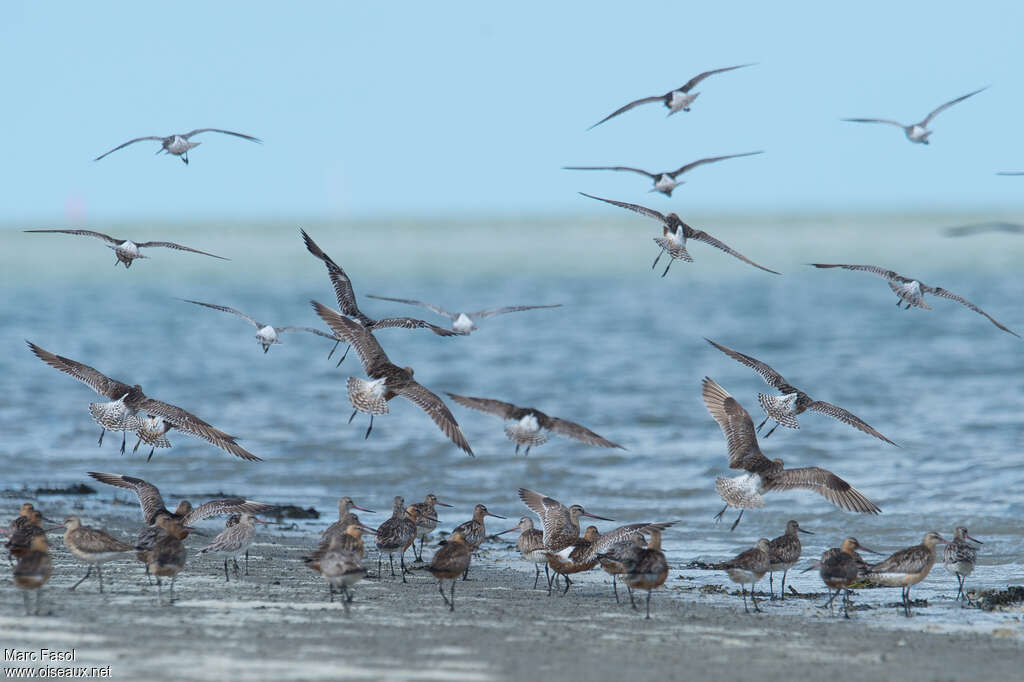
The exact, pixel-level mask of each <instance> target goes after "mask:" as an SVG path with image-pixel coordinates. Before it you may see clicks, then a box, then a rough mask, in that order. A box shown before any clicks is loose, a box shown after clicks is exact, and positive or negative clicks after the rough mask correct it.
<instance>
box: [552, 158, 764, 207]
mask: <svg viewBox="0 0 1024 682" xmlns="http://www.w3.org/2000/svg"><path fill="white" fill-rule="evenodd" d="M763 153H764V152H760V151H758V152H746V153H744V154H726V155H725V156H709V157H707V158H706V159H697V160H696V161H691V162H690V163H688V164H686V165H685V166H680V167H679V168H677V169H676V170H674V171H663V172H660V173H652V172H650V171H645V170H644V169H642V168H632V167H630V166H562V170H610V171H629V172H631V173H640V174H641V175H646V176H647V177H649V178H650V179H651V180H653V181H654V187H653V188H651V189H650V190H648V191H649V192H661V193H662V194H664V195H665V196H667V197H670V196H672V190H674V189H675V188H676V187H678V186H679V185H681V184H683V183H684V182H686V181H685V180H677V179H676V178H678V177H679V176H680V175H682V174H683V173H685V172H686V171H688V170H692V169H694V168H696V167H697V166H700V165H702V164H705V163H715V162H716V161H724V160H725V159H736V158H739V157H741V156H754V155H755V154H763Z"/></svg>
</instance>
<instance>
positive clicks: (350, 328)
mask: <svg viewBox="0 0 1024 682" xmlns="http://www.w3.org/2000/svg"><path fill="white" fill-rule="evenodd" d="M312 303H313V309H314V310H316V313H317V315H319V316H320V317H321V319H323V321H324V322H326V323H327V326H329V327H330V328H331V330H332V331H334V333H336V334H337V335H338V336H340V337H342V338H343V339H345V341H347V342H348V343H349V344H350V345H351V346H353V347H354V348H355V349H356V353H357V354H358V355H359V359H360V360H361V361H362V363H363V369H364V370H365V371H366V375H367V376H368V377H370V379H371V381H364V380H362V379H358V378H356V377H349V378H348V399H349V401H350V402H351V403H352V406H353V407H354V408H355V410H353V412H352V416H351V417H349V421H350V422H351V421H352V418H353V417H355V416H356V412H364V413H366V414H369V415H370V426H369V428H368V429H366V436H365V437H366V438H369V437H370V431H372V430H373V415H375V414H387V413H388V412H389V410H388V401H389V400H391V399H392V398H394V397H395V396H396V395H397V396H401V397H403V398H405V399H406V400H409V401H410V402H412V403H414V404H415V405H416V406H417V407H419V408H420V409H422V410H423V411H424V412H426V413H427V414H428V415H429V416H430V418H431V419H432V420H434V423H435V424H437V427H438V428H439V429H441V431H442V432H443V433H444V435H446V436H448V438H449V440H451V441H452V442H453V443H455V445H456V446H458V447H459V448H461V449H462V450H465V452H466V454H468V455H470V456H471V457H472V456H473V450H472V448H470V447H469V443H468V442H467V441H466V437H465V436H464V435H463V434H462V429H460V428H459V424H458V422H456V421H455V417H453V416H452V413H451V411H450V410H449V409H448V408H447V407H446V406H445V404H444V403H443V402H442V401H441V399H440V398H438V397H437V396H436V395H435V394H434V393H432V392H431V391H429V390H427V388H426V387H424V386H423V385H422V384H419V383H417V382H416V380H415V379H413V378H412V377H413V371H412V368H411V367H399V366H398V365H395V364H394V363H392V362H391V360H390V359H388V356H387V353H385V352H384V349H383V348H381V345H380V343H378V342H377V339H376V338H375V337H374V336H373V333H372V332H371V331H370V330H369V329H367V328H365V327H363V326H362V325H361V324H359V323H358V322H355V321H354V320H350V319H349V318H347V317H345V316H344V315H341V314H339V313H337V312H336V311H334V310H331V309H330V308H328V307H327V306H325V305H322V304H320V303H317V302H316V301H312Z"/></svg>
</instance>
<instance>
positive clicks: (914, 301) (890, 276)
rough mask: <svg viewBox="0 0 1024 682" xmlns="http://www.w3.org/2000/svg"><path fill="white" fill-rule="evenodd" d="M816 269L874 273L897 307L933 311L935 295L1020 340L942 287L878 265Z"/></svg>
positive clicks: (826, 265)
mask: <svg viewBox="0 0 1024 682" xmlns="http://www.w3.org/2000/svg"><path fill="white" fill-rule="evenodd" d="M810 265H813V266H814V267H816V268H844V269H846V270H863V271H864V272H872V273H874V274H876V275H880V276H882V277H884V278H885V279H886V280H888V282H889V288H890V289H892V290H893V292H894V293H895V294H896V307H899V306H900V304H902V303H906V304H907V307H906V308H905V310H910V308H911V306H917V307H918V308H924V309H925V310H931V306H930V305H928V304H927V303H925V302H924V295H925V294H934V295H935V296H941V297H942V298H948V299H950V300H951V301H956V302H957V303H960V304H962V305H965V306H967V307H968V308H970V309H971V310H973V311H974V312H976V313H980V314H982V315H984V316H985V317H987V318H988V319H989V321H990V322H992V324H994V325H995V326H997V327H999V328H1000V329H1002V330H1003V331H1004V332H1009V333H1011V334H1013V335H1014V336H1016V337H1018V338H1020V334H1018V333H1017V332H1015V331H1013V330H1011V329H1008V328H1007V327H1004V326H1003V325H1001V324H1000V323H999V322H997V321H996V319H995V318H994V317H992V316H991V315H989V314H988V313H986V312H985V311H984V310H982V309H981V308H979V307H978V306H976V305H974V304H973V303H971V302H970V301H968V300H967V299H966V298H964V297H963V296H958V295H957V294H954V293H953V292H952V291H949V290H947V289H943V288H942V287H931V286H928V285H927V284H925V283H924V282H921V281H920V280H916V279H911V278H909V277H904V276H903V275H900V274H897V273H895V272H893V271H892V270H886V269H884V268H880V267H878V266H877V265H843V264H840V263H810Z"/></svg>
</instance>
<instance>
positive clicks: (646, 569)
mask: <svg viewBox="0 0 1024 682" xmlns="http://www.w3.org/2000/svg"><path fill="white" fill-rule="evenodd" d="M648 534H649V535H650V537H649V538H648V540H647V547H646V548H644V549H641V550H640V551H639V552H638V553H637V555H636V557H635V559H634V560H633V562H632V564H631V565H630V566H629V568H628V570H627V572H626V574H625V576H623V578H622V581H623V582H624V583H626V586H627V587H629V588H630V593H629V601H630V603H631V604H632V605H633V608H636V603H635V602H634V601H633V592H632V590H647V618H646V619H647V620H650V619H651V591H652V590H654V588H656V587H661V586H662V585H664V584H665V579H666V578H668V560H667V559H666V558H665V553H664V552H662V551H661V531H660V530H658V529H656V528H652V529H651V530H649V531H648Z"/></svg>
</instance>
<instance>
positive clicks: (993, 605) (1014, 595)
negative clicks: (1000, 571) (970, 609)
mask: <svg viewBox="0 0 1024 682" xmlns="http://www.w3.org/2000/svg"><path fill="white" fill-rule="evenodd" d="M974 601H975V603H977V604H978V608H980V609H981V610H983V611H995V610H996V609H999V608H1002V607H1004V606H1012V605H1015V604H1021V603H1024V586H1022V585H1010V586H1008V587H1007V588H1006V589H1005V590H983V591H981V592H980V593H978V594H977V595H976V596H975V599H974Z"/></svg>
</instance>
